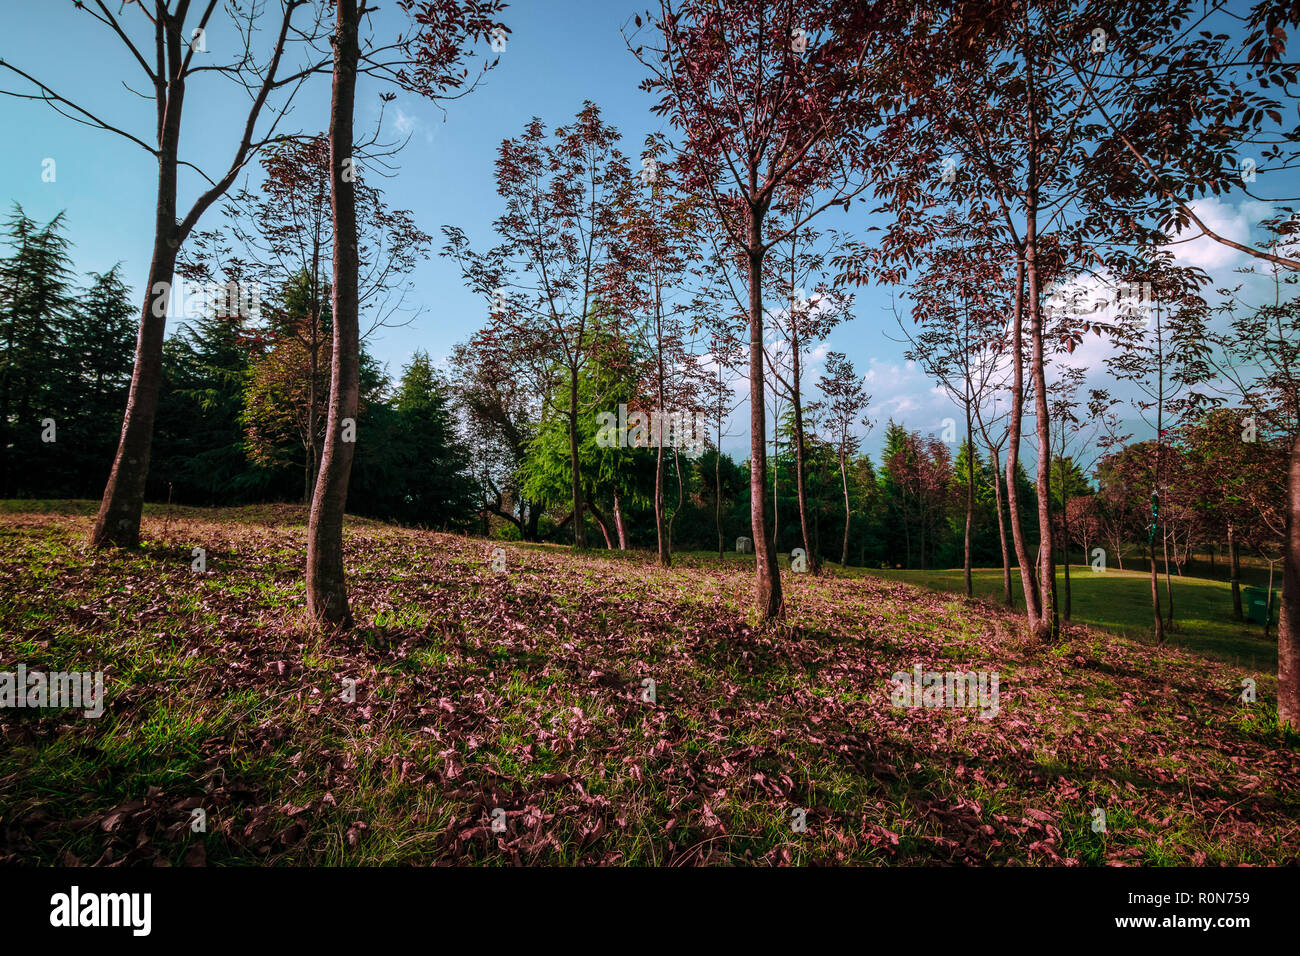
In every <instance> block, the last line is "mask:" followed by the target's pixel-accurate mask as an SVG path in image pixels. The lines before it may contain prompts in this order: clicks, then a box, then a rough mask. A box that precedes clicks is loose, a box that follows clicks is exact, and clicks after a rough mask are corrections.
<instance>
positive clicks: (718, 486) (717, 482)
mask: <svg viewBox="0 0 1300 956" xmlns="http://www.w3.org/2000/svg"><path fill="white" fill-rule="evenodd" d="M716 451H717V454H715V455H714V456H713V521H714V524H716V525H717V527H718V558H719V560H721V558H722V556H723V553H724V552H723V548H724V545H725V542H724V541H723V538H722V403H721V401H719V403H718V445H717V449H716Z"/></svg>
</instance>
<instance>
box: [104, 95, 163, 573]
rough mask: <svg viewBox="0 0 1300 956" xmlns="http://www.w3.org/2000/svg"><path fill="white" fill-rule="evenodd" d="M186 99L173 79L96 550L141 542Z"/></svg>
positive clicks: (160, 373)
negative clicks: (145, 270)
mask: <svg viewBox="0 0 1300 956" xmlns="http://www.w3.org/2000/svg"><path fill="white" fill-rule="evenodd" d="M184 100H185V87H184V84H183V83H182V82H180V81H173V83H172V89H171V94H170V96H169V98H168V104H167V113H166V119H165V122H164V127H163V131H162V136H161V138H160V141H159V154H158V193H157V206H156V210H155V212H156V215H155V222H154V236H155V238H154V247H153V259H152V260H151V261H150V263H149V278H148V282H147V284H146V286H145V293H144V308H143V309H142V310H141V314H140V330H139V333H138V334H137V337H136V343H135V367H134V368H133V370H132V372H131V390H130V393H129V396H128V398H127V401H126V413H125V416H124V418H123V421H122V434H121V436H120V438H119V440H118V446H117V454H116V456H115V457H114V458H113V469H112V471H111V472H110V473H109V476H108V484H107V486H106V487H105V488H104V497H103V499H102V500H101V501H100V505H99V514H98V515H97V516H96V518H95V527H94V530H93V531H92V532H91V536H90V543H91V546H92V547H95V548H104V547H110V546H114V545H116V546H118V547H124V548H135V547H138V546H139V544H140V515H141V513H142V512H143V511H144V494H145V485H146V483H147V481H148V479H149V455H150V451H151V450H152V447H153V425H154V418H155V416H156V415H157V412H158V391H159V389H160V388H161V386H162V349H163V334H164V332H165V330H166V327H167V305H168V301H169V299H170V297H171V287H172V282H173V281H174V279H175V276H176V256H177V253H178V252H179V251H180V245H181V240H182V238H183V237H182V236H181V235H180V230H179V228H178V226H177V222H176V179H177V177H176V169H177V152H178V149H179V144H180V121H181V108H182V106H183V104H184Z"/></svg>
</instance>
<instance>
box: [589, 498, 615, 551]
mask: <svg viewBox="0 0 1300 956" xmlns="http://www.w3.org/2000/svg"><path fill="white" fill-rule="evenodd" d="M582 506H583V507H584V508H586V509H587V510H588V511H590V512H591V516H592V517H593V518H595V519H596V527H598V528H600V533H601V536H602V537H604V539H605V550H606V551H613V550H614V543H613V542H612V541H611V540H610V537H609V527H608V524H609V523H608V522H607V521H606V520H605V516H604V515H603V514H601V513H600V509H599V508H597V507H596V505H595V504H594V503H593V502H590V501H584V502H583V503H582Z"/></svg>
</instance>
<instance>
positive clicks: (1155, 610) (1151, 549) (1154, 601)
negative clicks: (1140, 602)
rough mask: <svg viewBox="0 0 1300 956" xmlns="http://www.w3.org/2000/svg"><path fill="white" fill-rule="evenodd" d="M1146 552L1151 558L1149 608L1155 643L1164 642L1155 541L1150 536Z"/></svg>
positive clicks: (1163, 620) (1163, 621)
mask: <svg viewBox="0 0 1300 956" xmlns="http://www.w3.org/2000/svg"><path fill="white" fill-rule="evenodd" d="M1147 554H1148V555H1149V556H1150V558H1151V608H1152V615H1153V617H1154V620H1155V628H1156V631H1155V634H1156V643H1157V644H1163V643H1164V642H1165V619H1164V615H1162V614H1161V613H1160V576H1159V574H1157V572H1156V543H1155V539H1154V538H1152V539H1151V540H1149V541H1148V542H1147Z"/></svg>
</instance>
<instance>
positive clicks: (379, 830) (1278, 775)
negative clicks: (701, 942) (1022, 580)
mask: <svg viewBox="0 0 1300 956" xmlns="http://www.w3.org/2000/svg"><path fill="white" fill-rule="evenodd" d="M92 518H93V508H91V507H87V506H86V504H84V503H81V504H77V503H73V504H70V505H60V504H59V503H45V504H43V505H39V506H36V507H34V508H28V507H27V506H26V505H25V504H22V503H16V504H15V503H10V504H6V505H3V506H0V670H9V669H12V668H14V667H15V666H16V665H17V664H19V663H21V664H25V665H26V667H27V668H28V669H29V670H30V669H46V670H49V671H55V670H74V669H75V670H96V669H100V670H103V671H104V673H105V675H106V684H107V698H108V701H107V707H106V710H105V713H104V714H103V716H102V717H100V718H99V719H97V720H94V719H86V718H84V717H82V716H81V715H80V714H79V713H76V712H72V711H67V710H52V711H36V710H30V709H21V710H19V709H2V710H0V863H10V864H12V863H39V864H56V863H64V864H81V863H84V864H101V865H104V864H127V865H135V864H139V865H146V864H153V863H169V864H173V865H175V864H201V863H207V864H210V865H230V864H249V863H272V864H302V863H316V864H338V865H376V864H429V863H461V864H485V865H502V864H504V865H510V864H520V863H547V864H562V863H584V864H634V865H653V864H659V865H696V864H740V865H746V864H756V865H771V864H787V863H796V864H797V863H826V864H835V863H861V864H872V865H875V864H913V865H915V864H932V863H939V864H953V863H956V864H1026V865H1078V864H1085V865H1088V864H1103V863H1130V864H1234V863H1283V862H1285V863H1295V862H1297V861H1300V788H1298V787H1297V784H1300V753H1298V750H1297V746H1298V744H1300V742H1298V741H1297V738H1296V737H1295V736H1294V735H1286V736H1281V735H1279V732H1278V730H1277V728H1276V710H1275V706H1274V704H1275V696H1274V692H1275V681H1274V678H1273V674H1272V672H1271V670H1270V669H1269V668H1268V667H1264V666H1263V665H1262V663H1261V665H1260V666H1259V667H1258V668H1255V667H1252V666H1248V665H1246V664H1245V663H1242V664H1240V665H1234V664H1232V663H1229V662H1225V661H1223V660H1220V659H1216V658H1212V657H1209V656H1206V655H1202V654H1196V653H1191V652H1189V651H1187V650H1184V649H1181V648H1177V647H1165V648H1152V647H1149V646H1144V645H1142V644H1140V643H1137V642H1134V641H1132V640H1129V639H1127V638H1125V637H1122V636H1119V635H1116V634H1113V633H1110V632H1108V631H1105V630H1101V629H1095V628H1088V627H1083V626H1073V627H1070V628H1068V629H1067V632H1066V634H1065V635H1064V637H1063V639H1062V640H1061V642H1060V643H1059V644H1056V645H1054V646H1041V645H1035V644H1031V643H1029V642H1028V641H1027V640H1026V638H1025V635H1024V633H1023V629H1022V627H1021V622H1020V618H1019V616H1018V615H1015V614H1011V613H1008V612H1006V611H1004V610H1002V609H1000V608H998V607H996V606H994V605H992V604H988V603H984V602H975V603H968V602H965V601H963V600H960V599H957V598H954V597H953V596H951V595H946V594H942V593H940V592H936V591H931V590H927V589H924V588H920V587H917V586H915V585H913V584H911V583H909V582H906V581H902V580H897V579H896V576H880V575H874V574H873V575H866V574H851V575H850V574H828V575H825V576H822V577H819V578H815V579H814V578H811V577H809V576H807V575H802V574H799V575H795V574H790V573H789V572H788V571H786V572H784V573H783V581H784V584H785V589H786V596H787V602H788V613H787V619H786V620H785V621H784V622H783V623H779V624H769V625H762V624H759V623H758V622H756V621H755V620H754V618H753V617H752V614H751V612H750V610H749V602H750V593H751V586H752V578H751V573H750V570H749V568H747V567H746V564H747V563H748V562H745V561H742V560H740V559H737V558H728V559H727V560H725V561H722V562H719V561H718V560H717V559H716V558H703V557H694V556H682V557H681V558H680V559H679V560H678V561H677V566H676V567H674V568H673V569H671V570H663V569H659V568H657V567H656V566H655V565H654V558H653V555H649V554H624V555H609V554H608V553H606V552H587V553H573V552H572V551H570V550H569V549H567V548H561V547H553V546H551V547H538V546H531V547H524V546H515V545H506V544H500V543H498V542H489V541H485V540H481V539H468V538H463V537H456V536H450V535H442V534H435V533H431V532H425V531H418V530H412V529H402V528H394V527H388V526H385V525H381V524H378V523H375V522H366V521H352V522H350V523H349V526H348V530H347V538H346V542H347V561H348V567H349V569H350V589H351V594H352V600H353V608H354V612H355V614H356V616H357V619H358V627H357V628H356V629H355V630H354V631H352V632H350V633H347V634H342V635H340V634H330V633H324V632H321V631H319V630H317V629H315V628H313V627H312V626H310V625H308V623H307V622H306V620H305V615H304V611H303V584H302V570H301V569H302V565H303V558H302V553H303V546H304V539H305V529H304V520H305V515H304V513H303V511H302V509H300V508H296V507H294V506H287V505H286V506H267V507H259V508H253V509H245V510H211V511H209V510H205V509H194V508H187V509H180V508H177V509H166V508H150V509H147V511H146V517H145V521H144V525H143V539H144V544H143V547H142V549H141V551H140V552H139V553H134V554H127V553H121V552H92V551H89V550H88V549H87V547H86V538H87V535H88V532H89V530H90V527H91V522H92ZM195 547H203V548H204V549H206V552H207V570H206V572H204V573H194V572H192V571H191V553H192V549H193V548H195ZM497 547H502V548H504V549H505V553H506V559H507V560H506V570H505V571H504V572H494V571H493V569H492V552H493V549H494V548H497ZM914 666H920V667H922V668H924V669H927V670H935V671H963V672H964V671H975V672H984V673H996V674H997V675H999V680H1000V692H999V695H1000V696H999V706H998V709H997V712H996V713H995V714H994V715H992V716H991V718H990V719H983V718H981V717H980V716H979V715H978V714H977V713H976V712H975V711H973V710H971V709H962V708H943V707H934V708H932V707H917V708H912V707H900V706H895V705H896V703H897V701H896V700H894V699H892V694H891V691H892V688H893V684H892V683H891V676H892V675H893V674H895V672H899V671H902V672H908V671H910V670H911V669H912V668H913V667H914ZM1245 678H1249V679H1251V680H1254V681H1255V682H1256V684H1257V687H1258V692H1259V699H1258V701H1256V702H1254V703H1246V702H1243V701H1242V700H1241V686H1242V681H1243V679H1245ZM196 811H202V813H201V814H198V813H197V812H196ZM1097 811H1103V812H1104V814H1105V819H1106V824H1107V825H1106V828H1105V829H1104V830H1100V829H1096V828H1094V825H1093V824H1094V822H1095V821H1096V820H1097V819H1098V813H1097ZM200 818H201V819H202V821H203V824H204V825H203V827H201V828H198V829H196V827H197V821H198V820H199V819H200Z"/></svg>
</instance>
